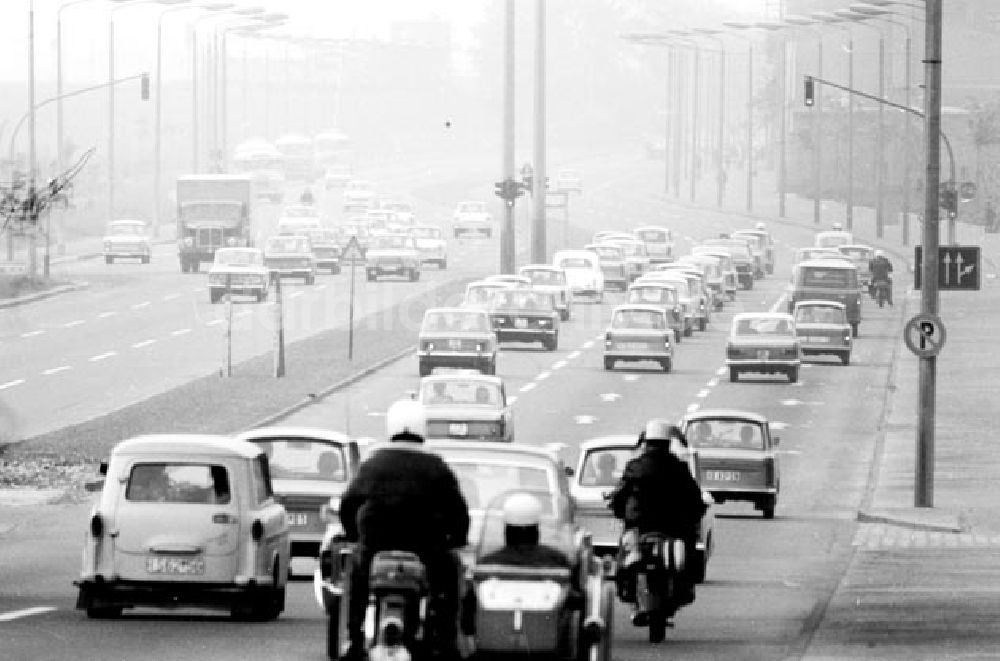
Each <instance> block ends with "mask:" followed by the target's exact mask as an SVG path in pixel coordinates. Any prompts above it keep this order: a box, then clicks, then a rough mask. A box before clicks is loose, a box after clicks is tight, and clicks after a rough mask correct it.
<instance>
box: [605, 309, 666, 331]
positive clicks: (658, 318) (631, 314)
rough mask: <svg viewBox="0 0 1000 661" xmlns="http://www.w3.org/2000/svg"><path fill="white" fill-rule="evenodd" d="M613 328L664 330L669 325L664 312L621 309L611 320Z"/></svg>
mask: <svg viewBox="0 0 1000 661" xmlns="http://www.w3.org/2000/svg"><path fill="white" fill-rule="evenodd" d="M611 327H612V328H635V329H648V330H663V329H664V328H666V327H667V324H666V321H665V320H664V318H663V313H662V312H653V311H652V310H619V311H618V312H616V313H615V316H614V318H613V319H612V320H611Z"/></svg>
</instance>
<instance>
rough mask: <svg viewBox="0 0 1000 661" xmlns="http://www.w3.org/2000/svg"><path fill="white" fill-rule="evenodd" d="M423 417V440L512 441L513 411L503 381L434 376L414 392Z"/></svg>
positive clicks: (472, 376) (475, 376)
mask: <svg viewBox="0 0 1000 661" xmlns="http://www.w3.org/2000/svg"><path fill="white" fill-rule="evenodd" d="M417 401H418V402H420V403H421V404H422V405H423V407H424V411H425V414H426V417H427V440H429V441H430V440H434V439H458V440H463V441H498V442H502V443H509V442H511V441H513V440H514V410H513V408H512V407H511V405H510V404H509V403H508V402H507V392H506V389H505V388H504V384H503V381H502V380H501V379H500V378H499V377H496V376H491V375H483V374H434V375H431V376H425V377H423V378H422V379H420V390H419V391H418V393H417Z"/></svg>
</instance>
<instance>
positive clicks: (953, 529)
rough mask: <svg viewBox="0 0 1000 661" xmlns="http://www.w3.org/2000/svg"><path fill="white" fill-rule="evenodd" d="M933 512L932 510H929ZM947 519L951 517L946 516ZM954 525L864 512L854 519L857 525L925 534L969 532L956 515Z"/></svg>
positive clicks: (860, 512) (861, 511)
mask: <svg viewBox="0 0 1000 661" xmlns="http://www.w3.org/2000/svg"><path fill="white" fill-rule="evenodd" d="M931 511H933V510H931ZM948 516H949V517H950V516H952V515H948ZM954 518H955V521H956V522H955V524H953V525H949V524H946V523H930V522H923V521H914V520H912V519H907V518H904V517H901V516H893V515H891V514H881V513H878V512H866V511H864V510H858V515H857V517H856V518H855V520H856V521H858V522H859V523H884V524H886V525H890V526H896V527H898V528H907V529H909V530H925V531H927V532H947V533H963V532H969V531H970V530H971V528H970V527H969V526H968V525H963V524H962V523H961V521H960V517H959V516H958V515H954Z"/></svg>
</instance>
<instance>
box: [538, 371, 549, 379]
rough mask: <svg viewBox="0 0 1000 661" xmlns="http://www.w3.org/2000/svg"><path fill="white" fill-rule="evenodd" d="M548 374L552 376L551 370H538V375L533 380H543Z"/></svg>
mask: <svg viewBox="0 0 1000 661" xmlns="http://www.w3.org/2000/svg"><path fill="white" fill-rule="evenodd" d="M550 376H552V372H549V371H545V372H539V373H538V376H536V377H535V381H544V380H545V379H547V378H549V377H550Z"/></svg>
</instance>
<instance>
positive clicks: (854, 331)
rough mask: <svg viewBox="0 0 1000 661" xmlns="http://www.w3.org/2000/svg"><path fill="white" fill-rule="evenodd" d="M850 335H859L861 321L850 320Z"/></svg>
mask: <svg viewBox="0 0 1000 661" xmlns="http://www.w3.org/2000/svg"><path fill="white" fill-rule="evenodd" d="M851 335H853V336H854V337H861V322H858V321H853V322H851Z"/></svg>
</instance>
